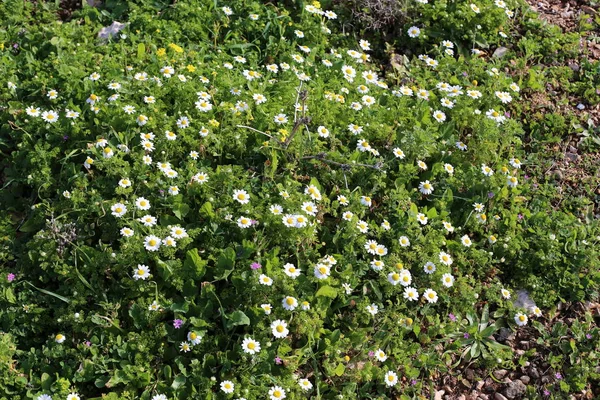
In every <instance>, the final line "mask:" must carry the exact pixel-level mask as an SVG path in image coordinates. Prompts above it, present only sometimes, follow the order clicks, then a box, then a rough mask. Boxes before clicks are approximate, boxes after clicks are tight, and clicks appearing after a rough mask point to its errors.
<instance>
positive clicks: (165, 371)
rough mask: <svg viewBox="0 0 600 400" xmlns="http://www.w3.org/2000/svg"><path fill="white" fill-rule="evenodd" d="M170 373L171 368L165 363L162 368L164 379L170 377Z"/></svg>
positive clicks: (171, 371)
mask: <svg viewBox="0 0 600 400" xmlns="http://www.w3.org/2000/svg"><path fill="white" fill-rule="evenodd" d="M172 373H173V370H172V369H171V366H170V365H165V367H164V368H163V375H164V377H165V379H171V375H172Z"/></svg>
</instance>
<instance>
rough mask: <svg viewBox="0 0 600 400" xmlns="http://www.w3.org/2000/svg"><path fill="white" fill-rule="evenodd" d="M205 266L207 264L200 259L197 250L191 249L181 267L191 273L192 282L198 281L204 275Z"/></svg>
mask: <svg viewBox="0 0 600 400" xmlns="http://www.w3.org/2000/svg"><path fill="white" fill-rule="evenodd" d="M206 264H208V262H207V261H206V260H203V259H202V258H201V257H200V255H199V254H198V249H191V250H188V252H187V253H186V255H185V261H184V263H183V266H184V267H185V269H186V270H187V271H188V272H190V273H191V277H192V278H193V279H194V280H199V279H201V278H202V277H203V276H204V274H205V273H206Z"/></svg>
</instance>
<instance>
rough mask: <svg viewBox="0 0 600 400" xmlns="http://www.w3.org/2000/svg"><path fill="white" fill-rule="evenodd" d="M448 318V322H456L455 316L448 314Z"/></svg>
mask: <svg viewBox="0 0 600 400" xmlns="http://www.w3.org/2000/svg"><path fill="white" fill-rule="evenodd" d="M448 318H450V321H452V322H456V315H454V314H452V313H450V314H448Z"/></svg>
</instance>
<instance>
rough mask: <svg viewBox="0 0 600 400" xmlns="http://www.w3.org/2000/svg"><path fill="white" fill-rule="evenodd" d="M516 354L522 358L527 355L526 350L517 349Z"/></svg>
mask: <svg viewBox="0 0 600 400" xmlns="http://www.w3.org/2000/svg"><path fill="white" fill-rule="evenodd" d="M515 354H516V355H518V356H522V355H523V354H525V350H521V349H517V350H515Z"/></svg>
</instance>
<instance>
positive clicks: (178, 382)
mask: <svg viewBox="0 0 600 400" xmlns="http://www.w3.org/2000/svg"><path fill="white" fill-rule="evenodd" d="M186 381H187V378H186V377H185V376H183V375H181V374H179V375H177V376H176V377H175V379H174V380H173V384H172V385H171V387H172V388H173V389H175V390H177V389H179V388H180V387H182V386H183V385H185V382H186Z"/></svg>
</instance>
